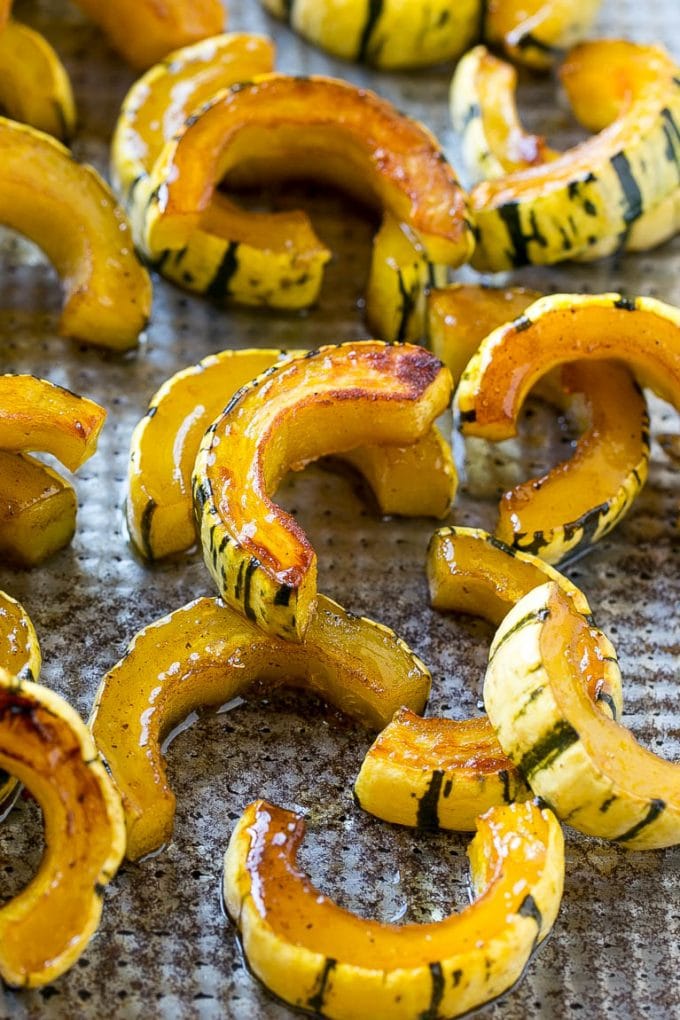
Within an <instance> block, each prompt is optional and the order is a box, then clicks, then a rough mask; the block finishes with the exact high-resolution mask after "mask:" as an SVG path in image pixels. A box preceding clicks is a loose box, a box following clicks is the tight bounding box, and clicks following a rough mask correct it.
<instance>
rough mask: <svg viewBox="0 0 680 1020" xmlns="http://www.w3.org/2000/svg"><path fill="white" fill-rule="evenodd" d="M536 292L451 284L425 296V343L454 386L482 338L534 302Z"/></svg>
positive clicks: (511, 288)
mask: <svg viewBox="0 0 680 1020" xmlns="http://www.w3.org/2000/svg"><path fill="white" fill-rule="evenodd" d="M539 297H541V295H540V294H539V293H538V291H535V290H527V289H526V288H524V287H506V288H502V289H501V288H496V287H487V286H484V285H483V284H475V283H470V284H467V283H453V284H451V285H450V286H448V287H442V288H438V289H435V290H432V291H431V292H430V294H429V295H428V298H427V343H428V347H429V348H430V350H431V351H432V353H433V354H434V355H435V357H437V358H439V359H440V361H443V362H444V364H445V365H446V367H447V368H448V370H449V372H450V373H451V375H452V376H453V381H454V383H455V384H456V385H457V384H458V381H459V380H460V377H461V376H462V374H463V372H464V371H465V367H466V365H467V363H468V361H469V360H470V358H471V357H472V355H473V354H474V353H475V352H476V350H477V348H478V347H479V345H480V344H481V342H482V340H484V338H485V337H487V336H488V335H489V333H491V332H493V330H494V329H497V328H498V327H499V326H502V325H504V323H506V322H511V321H512V320H513V319H518V318H519V316H520V315H522V314H523V312H525V311H526V309H527V308H528V307H529V305H531V304H533V303H534V301H537V300H538V298H539Z"/></svg>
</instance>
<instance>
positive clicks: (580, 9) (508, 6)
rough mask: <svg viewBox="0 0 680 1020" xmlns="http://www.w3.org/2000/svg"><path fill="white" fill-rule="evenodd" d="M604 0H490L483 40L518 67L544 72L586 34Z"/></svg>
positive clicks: (485, 17) (486, 8)
mask: <svg viewBox="0 0 680 1020" xmlns="http://www.w3.org/2000/svg"><path fill="white" fill-rule="evenodd" d="M601 4H602V0H488V2H487V3H486V4H485V11H484V37H485V39H486V40H487V41H488V42H490V43H492V45H494V46H502V47H503V49H504V50H505V52H506V53H507V54H508V56H509V57H511V58H512V59H513V60H515V61H517V63H519V64H526V65H528V66H529V67H533V68H536V69H537V70H544V69H546V68H548V67H550V66H551V64H553V63H554V61H555V58H556V57H559V56H560V54H561V51H563V50H565V49H567V48H568V47H569V46H573V44H574V43H576V42H579V40H581V39H583V38H584V37H585V36H586V35H587V34H588V30H589V28H590V26H591V25H592V23H593V21H594V20H595V17H596V15H597V12H598V11H599V9H600V6H601Z"/></svg>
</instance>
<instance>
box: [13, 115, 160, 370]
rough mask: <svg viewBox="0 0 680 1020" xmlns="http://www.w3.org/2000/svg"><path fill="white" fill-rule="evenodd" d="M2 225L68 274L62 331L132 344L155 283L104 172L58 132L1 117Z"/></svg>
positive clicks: (105, 343) (114, 344)
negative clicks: (77, 157)
mask: <svg viewBox="0 0 680 1020" xmlns="http://www.w3.org/2000/svg"><path fill="white" fill-rule="evenodd" d="M0 223H1V224H2V225H3V226H6V227H10V228H11V229H12V230H17V231H18V232H19V233H21V234H25V235H26V237H28V238H30V240H32V241H35V243H36V244H37V245H39V247H41V248H42V250H43V251H44V252H45V254H46V255H47V257H48V258H49V259H50V261H51V262H52V264H53V265H54V267H55V269H56V271H57V273H58V274H59V276H60V277H61V280H62V285H63V288H64V306H63V311H62V316H61V323H60V330H61V332H62V333H63V334H64V335H65V336H73V337H77V338H78V339H79V340H83V341H85V342H86V343H89V344H94V345H96V346H100V347H111V348H114V349H116V350H124V349H126V348H129V347H133V346H134V345H135V343H136V342H137V337H138V336H139V333H140V332H141V330H143V329H144V326H145V324H146V322H147V319H148V317H149V312H150V309H151V283H150V281H149V277H148V275H147V273H146V270H145V269H144V268H143V267H142V265H141V264H140V262H139V260H138V258H137V256H136V254H135V251H134V248H133V244H132V237H131V234H130V228H129V225H128V223H127V220H126V218H125V214H124V212H123V211H122V209H120V207H119V206H118V205H117V203H116V200H115V198H114V196H113V194H112V193H111V191H110V190H109V188H108V187H107V185H106V184H105V183H104V182H103V180H102V179H101V177H100V176H99V175H98V174H97V173H96V171H95V170H93V169H92V168H91V167H88V166H84V165H81V164H79V163H76V162H75V161H74V160H73V158H72V156H71V154H70V152H69V151H68V150H67V149H65V148H64V147H63V146H62V145H60V144H59V143H58V142H56V141H55V140H54V139H53V138H51V137H49V136H48V135H45V134H43V133H42V132H40V131H35V130H34V129H33V128H30V127H27V126H25V125H23V124H16V123H15V122H14V121H10V120H7V119H5V118H4V117H0Z"/></svg>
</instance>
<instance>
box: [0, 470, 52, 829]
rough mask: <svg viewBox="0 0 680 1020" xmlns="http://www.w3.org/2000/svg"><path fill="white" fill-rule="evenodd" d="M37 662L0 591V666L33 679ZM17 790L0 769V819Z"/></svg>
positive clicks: (26, 632) (24, 627)
mask: <svg viewBox="0 0 680 1020" xmlns="http://www.w3.org/2000/svg"><path fill="white" fill-rule="evenodd" d="M0 478H2V471H1V470H0ZM41 665H42V657H41V655H40V644H39V642H38V635H37V634H36V632H35V628H34V626H33V623H32V622H31V618H30V616H29V615H28V613H27V612H26V610H25V609H24V607H23V606H21V605H19V603H18V602H17V601H16V600H15V599H13V598H12V597H11V596H10V595H7V594H6V593H5V592H4V591H0V667H2V668H3V669H6V670H7V672H8V673H11V674H12V676H16V677H18V679H19V680H20V681H21V680H37V679H38V677H39V676H40V667H41ZM18 790H19V784H18V783H17V781H16V779H13V778H12V776H10V775H8V774H7V772H5V771H4V769H0V821H2V820H3V819H4V818H5V817H6V816H7V815H8V814H9V812H10V811H11V809H12V806H13V804H14V801H15V798H16V794H17V792H18Z"/></svg>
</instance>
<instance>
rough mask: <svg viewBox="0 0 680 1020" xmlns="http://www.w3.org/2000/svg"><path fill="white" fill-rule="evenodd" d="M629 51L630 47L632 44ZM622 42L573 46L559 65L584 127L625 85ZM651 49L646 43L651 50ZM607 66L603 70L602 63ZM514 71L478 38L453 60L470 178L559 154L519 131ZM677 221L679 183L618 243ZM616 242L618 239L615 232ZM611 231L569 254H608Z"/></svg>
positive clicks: (635, 242) (629, 247) (664, 235)
mask: <svg viewBox="0 0 680 1020" xmlns="http://www.w3.org/2000/svg"><path fill="white" fill-rule="evenodd" d="M636 55H638V56H639V54H637V51H636ZM629 56H630V54H629V49H628V44H627V43H621V44H618V45H617V44H616V43H613V42H612V41H611V40H606V39H605V40H602V41H600V42H593V43H589V44H588V46H579V47H577V48H576V49H574V50H573V51H572V52H571V53H570V54H569V56H568V59H567V60H566V61H565V63H564V64H563V65H562V67H561V69H560V70H561V76H562V81H563V84H564V86H565V88H566V91H567V98H568V99H569V100H570V102H571V105H572V108H573V110H574V113H575V115H576V118H577V119H578V120H580V121H581V123H582V124H583V125H584V126H586V127H588V128H589V130H590V131H603V130H604V129H605V128H606V127H608V126H609V124H611V123H612V122H613V121H615V120H616V118H617V116H618V113H619V111H620V109H621V106H622V103H624V102H625V101H626V89H627V88H628V87H629V79H630V68H629V66H628V65H629ZM655 56H656V50H655V49H653V48H652V58H654V57H655ZM603 65H604V66H606V67H607V73H606V74H603V73H602V67H603ZM516 89H517V72H516V71H515V69H514V68H513V67H512V66H511V65H510V64H507V63H505V61H503V60H498V59H497V58H496V57H494V56H492V55H491V54H490V53H489V51H488V50H487V49H486V47H485V46H477V47H475V49H474V50H471V51H470V52H469V53H467V54H466V55H465V56H464V57H463V59H462V60H461V61H460V63H459V64H458V67H457V68H456V72H455V74H454V76H453V80H452V82H451V119H452V122H453V126H454V128H455V129H456V130H457V131H459V132H460V134H461V135H462V138H463V159H464V161H465V165H466V169H467V172H468V175H469V176H470V177H471V178H472V182H473V183H476V182H477V181H483V180H490V179H492V178H502V177H504V176H505V175H506V174H509V173H515V172H518V171H522V170H529V169H530V168H531V167H535V166H542V165H544V164H546V163H553V162H555V161H556V160H558V159H560V157H561V156H562V155H563V154H562V153H561V152H557V151H556V150H554V149H550V148H549V147H548V146H547V145H546V143H545V139H544V138H542V137H540V136H538V135H532V134H530V133H529V132H527V131H525V130H524V128H523V126H522V124H521V121H520V118H519V112H518V109H517V96H516ZM663 116H665V117H666V119H667V120H668V124H667V127H668V131H669V132H670V133H671V137H670V138H669V148H668V151H669V153H671V152H672V151H673V142H672V135H673V131H674V129H673V123H674V122H673V120H672V118H669V115H668V113H664V114H663ZM679 228H680V184H678V185H677V186H676V187H675V188H673V189H671V191H670V192H669V193H668V194H667V196H666V197H665V198H664V199H662V200H661V201H660V202H658V203H657V204H656V205H652V206H650V208H649V209H645V211H644V212H643V213H642V215H641V216H640V217H639V219H636V220H635V222H634V223H632V224H631V226H630V230H629V232H628V234H627V237H626V239H625V243H624V245H623V247H624V248H625V249H626V251H646V250H647V249H649V248H653V247H656V246H657V245H659V244H662V243H663V242H664V241H667V240H668V238H670V237H673V236H674V234H675V233H676V232H677V230H678V229H679ZM617 244H619V239H618V237H617ZM611 250H612V242H611V238H610V237H607V236H604V237H603V239H602V240H601V241H600V242H599V243H595V242H592V243H589V244H588V246H587V248H585V249H584V250H583V251H582V252H580V253H579V254H577V255H574V258H575V260H576V261H579V262H590V261H593V260H595V259H598V258H600V257H602V256H603V255H608V254H610V253H611Z"/></svg>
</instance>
